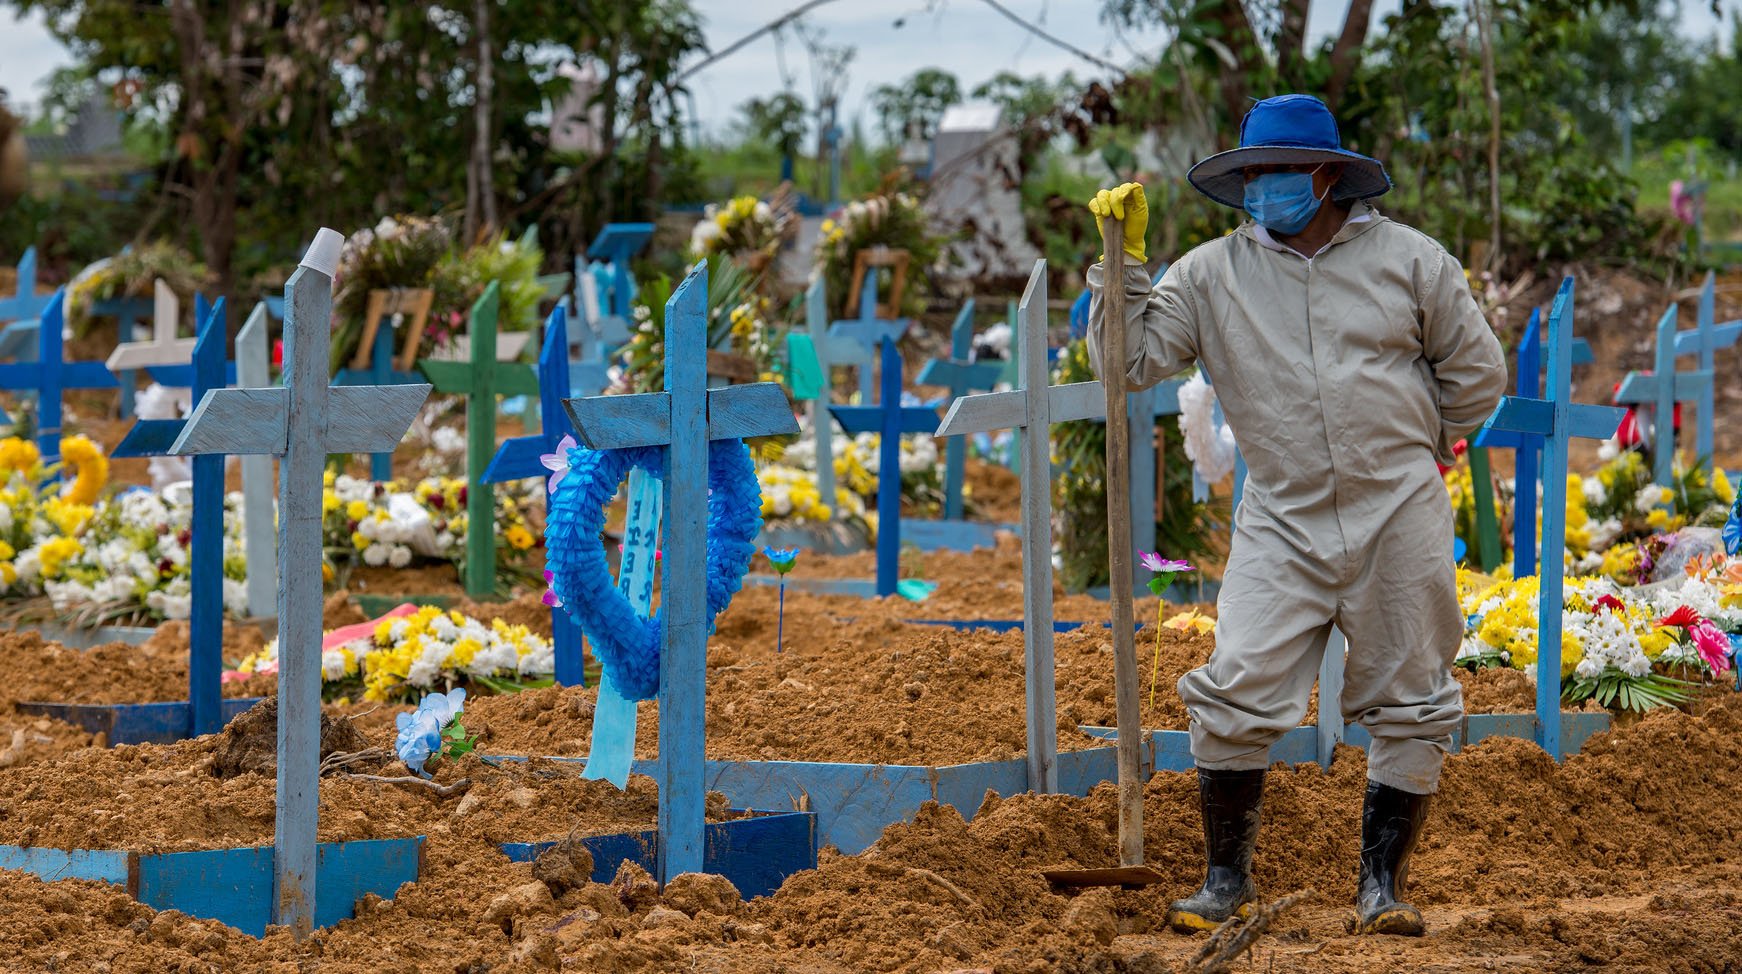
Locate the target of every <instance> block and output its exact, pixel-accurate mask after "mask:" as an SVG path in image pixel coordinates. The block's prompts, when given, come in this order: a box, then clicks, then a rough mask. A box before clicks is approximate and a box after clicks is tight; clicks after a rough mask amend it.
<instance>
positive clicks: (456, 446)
mask: <svg viewBox="0 0 1742 974" xmlns="http://www.w3.org/2000/svg"><path fill="white" fill-rule="evenodd" d="M430 442H431V443H432V444H434V446H435V448H436V449H437V450H439V451H441V452H442V453H458V452H460V451H461V450H464V449H465V448H466V437H465V435H464V434H462V433H461V432H460V431H459V430H457V429H454V428H453V427H452V426H441V427H437V428H436V431H435V432H434V433H432V434H430Z"/></svg>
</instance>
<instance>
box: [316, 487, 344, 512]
mask: <svg viewBox="0 0 1742 974" xmlns="http://www.w3.org/2000/svg"><path fill="white" fill-rule="evenodd" d="M340 506H341V505H340V504H339V495H338V494H335V493H333V491H332V490H330V489H329V490H325V491H322V492H321V513H322V514H323V515H324V514H331V513H333V512H334V511H336V510H338V509H339V508H340Z"/></svg>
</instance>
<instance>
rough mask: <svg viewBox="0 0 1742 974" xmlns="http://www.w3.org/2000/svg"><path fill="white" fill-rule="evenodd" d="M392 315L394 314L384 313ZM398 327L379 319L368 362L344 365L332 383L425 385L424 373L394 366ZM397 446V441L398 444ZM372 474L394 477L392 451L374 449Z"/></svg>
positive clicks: (374, 477) (371, 460)
mask: <svg viewBox="0 0 1742 974" xmlns="http://www.w3.org/2000/svg"><path fill="white" fill-rule="evenodd" d="M382 317H383V318H389V317H391V315H383V316H382ZM398 331H399V329H397V328H394V327H393V326H392V324H391V322H389V321H380V322H377V323H376V326H375V341H374V347H372V348H371V349H369V364H368V365H365V366H363V367H362V368H360V369H358V368H349V367H347V368H342V369H340V370H339V371H338V373H337V374H336V375H334V376H333V384H334V385H340V386H405V385H422V384H423V376H421V375H419V374H418V373H416V372H407V371H404V370H402V369H396V368H394V367H393V336H394V335H395V334H397V333H398ZM395 445H396V446H397V444H395ZM369 478H370V479H371V480H380V481H385V480H392V479H393V451H392V450H388V451H387V452H385V453H374V454H370V456H369Z"/></svg>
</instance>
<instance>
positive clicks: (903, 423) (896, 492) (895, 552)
mask: <svg viewBox="0 0 1742 974" xmlns="http://www.w3.org/2000/svg"><path fill="white" fill-rule="evenodd" d="M867 276H869V275H867ZM866 291H867V292H869V291H870V288H869V287H867V288H866ZM836 324H837V325H838V324H839V322H836ZM882 351H883V368H882V371H883V395H882V400H881V401H880V402H878V403H877V404H876V405H875V406H871V405H866V406H830V407H829V411H830V412H832V413H834V415H835V419H837V420H839V421H840V424H841V428H842V429H845V430H846V431H847V432H848V433H852V434H857V433H876V434H878V436H879V437H880V440H879V442H878V444H877V594H878V595H880V596H883V595H894V594H895V592H896V588H897V587H898V586H899V585H900V584H901V436H902V434H903V433H925V434H926V435H928V436H929V435H931V434H932V433H935V432H936V431H937V428H938V413H937V409H936V408H935V407H931V406H903V405H902V404H901V355H900V353H898V352H897V351H896V350H895V339H894V338H891V337H885V338H884V339H883V349H882ZM869 371H870V370H869V369H867V370H866V373H867V374H868V373H869Z"/></svg>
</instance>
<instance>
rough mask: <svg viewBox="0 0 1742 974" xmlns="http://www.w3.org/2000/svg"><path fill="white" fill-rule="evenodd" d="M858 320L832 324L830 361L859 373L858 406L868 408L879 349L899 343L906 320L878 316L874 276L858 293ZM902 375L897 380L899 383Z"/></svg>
mask: <svg viewBox="0 0 1742 974" xmlns="http://www.w3.org/2000/svg"><path fill="white" fill-rule="evenodd" d="M859 298H860V300H859V317H857V318H847V319H842V320H838V321H835V322H834V323H833V324H831V325H829V335H828V338H829V350H828V360H829V364H830V365H831V366H834V365H848V366H852V367H854V368H856V369H858V370H859V403H860V405H863V406H869V405H871V403H872V398H873V397H872V393H873V392H874V391H875V390H876V388H877V387H876V383H875V382H874V381H873V379H872V375H871V370H872V369H873V367H875V366H876V364H877V361H878V358H877V355H878V353H877V350H878V348H879V347H881V346H882V344H883V341H884V339H889V340H892V341H899V340H900V339H901V336H903V335H905V334H907V325H908V320H907V319H906V318H895V319H885V318H879V317H877V278H876V276H875V275H873V276H872V278H871V280H870V281H869V282H868V283H867V285H866V286H865V288H864V289H863V290H862V291H861V292H860V294H859ZM899 378H900V377H899V376H898V377H897V379H898V380H899Z"/></svg>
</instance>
